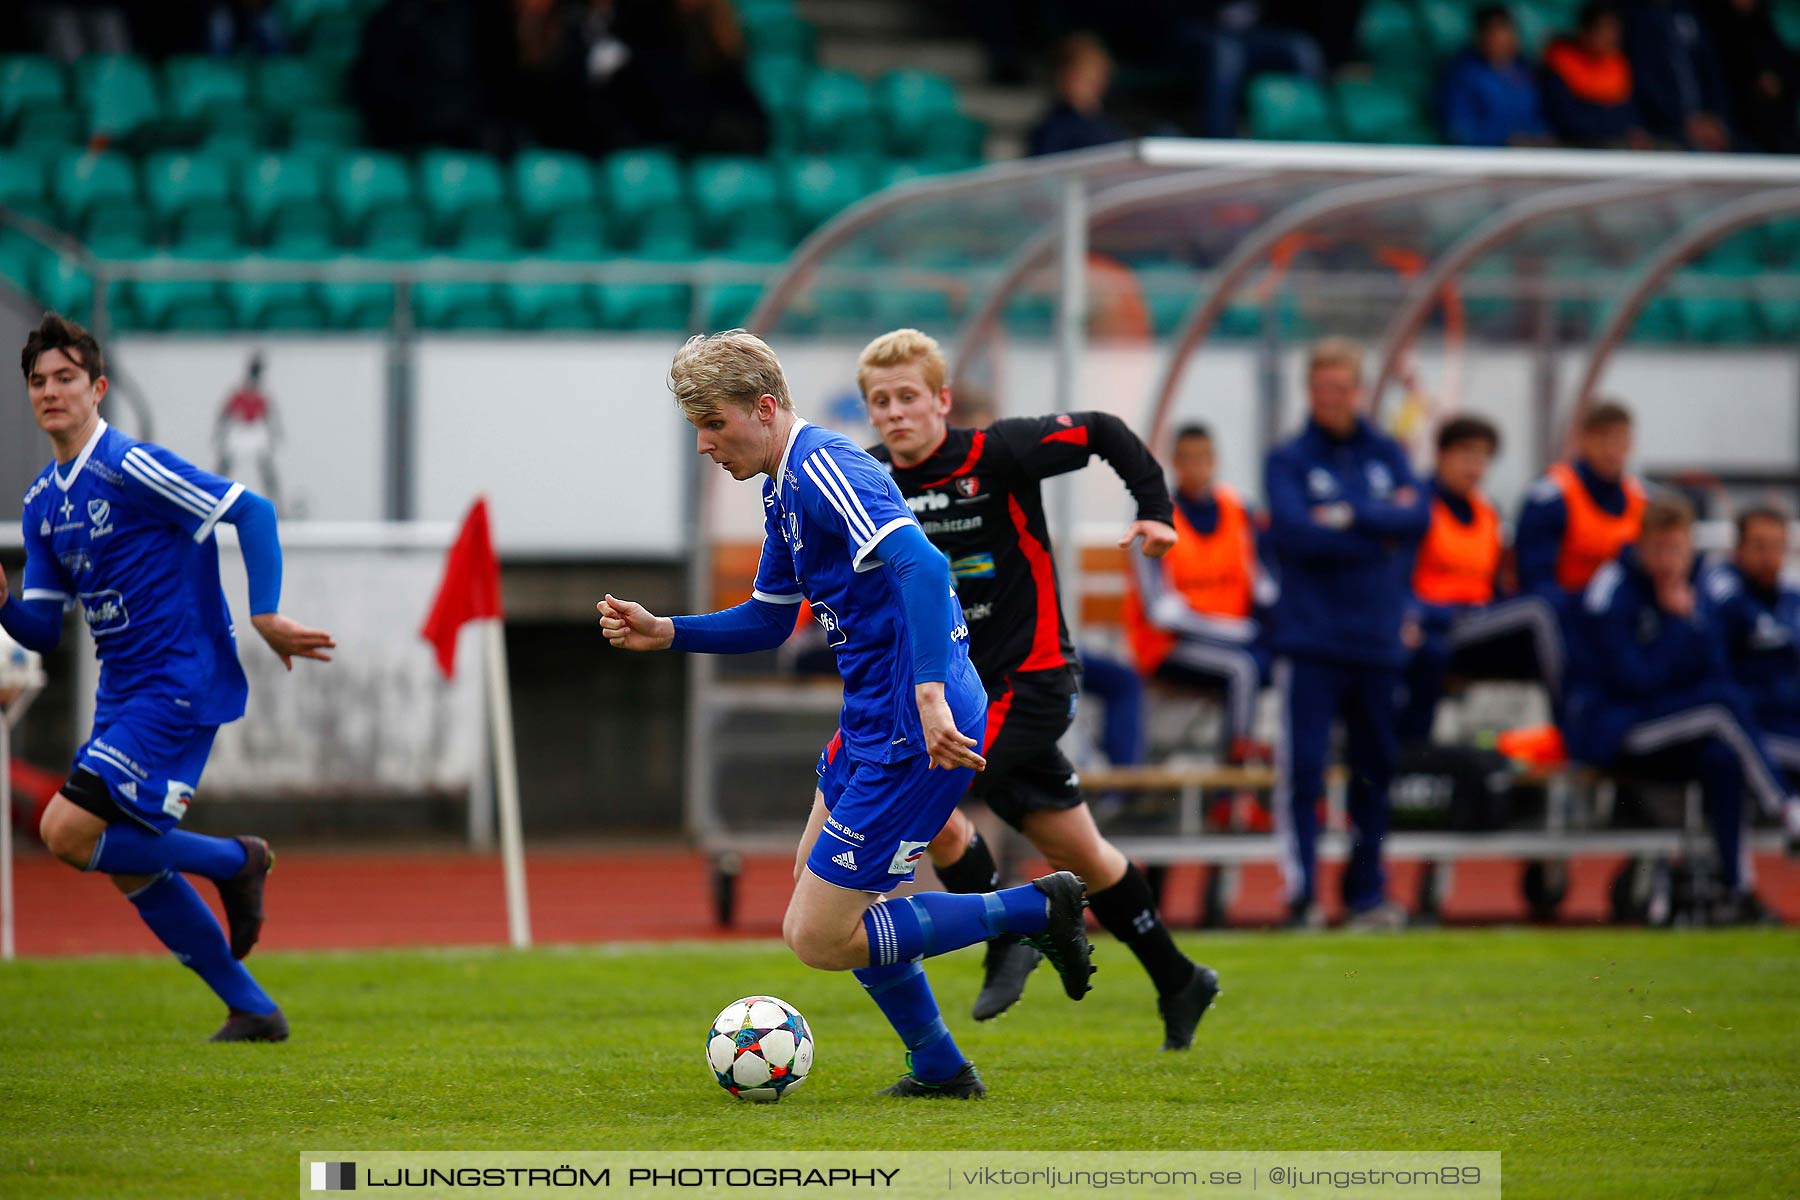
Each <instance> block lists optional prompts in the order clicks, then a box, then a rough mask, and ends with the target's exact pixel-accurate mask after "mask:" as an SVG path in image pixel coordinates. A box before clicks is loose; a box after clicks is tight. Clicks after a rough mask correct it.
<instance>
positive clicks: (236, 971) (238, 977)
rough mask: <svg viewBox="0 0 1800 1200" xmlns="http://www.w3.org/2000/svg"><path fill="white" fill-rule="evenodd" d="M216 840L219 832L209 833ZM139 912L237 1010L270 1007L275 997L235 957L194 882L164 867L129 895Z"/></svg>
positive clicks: (257, 1010) (268, 1010)
mask: <svg viewBox="0 0 1800 1200" xmlns="http://www.w3.org/2000/svg"><path fill="white" fill-rule="evenodd" d="M209 840H211V841H218V840H219V839H217V838H212V839H209ZM128 899H130V901H131V902H132V904H134V905H136V906H137V910H138V916H140V917H142V918H144V924H146V925H148V926H149V927H150V932H152V933H154V934H155V935H156V937H157V940H159V941H161V942H162V944H163V945H165V946H167V947H168V948H169V952H170V953H171V954H173V955H174V956H175V957H176V958H178V959H180V960H181V964H182V965H183V966H185V967H187V968H188V969H189V970H190V971H192V972H194V974H196V975H198V976H200V978H202V979H204V980H205V981H206V986H207V987H210V988H211V989H212V990H213V991H214V992H217V993H218V996H219V999H221V1000H223V1001H224V1002H225V1003H226V1005H227V1006H228V1007H230V1008H232V1009H234V1010H236V1011H238V1012H247V1013H272V1012H274V1011H275V1002H274V1001H273V1000H271V999H269V994H268V993H267V992H265V991H263V990H262V988H260V987H258V986H257V983H256V980H255V979H253V978H251V976H250V972H249V971H246V970H245V969H244V964H243V963H241V962H238V961H237V960H236V959H234V958H232V957H231V946H230V945H229V944H228V943H227V942H226V941H225V931H224V930H222V929H220V928H219V923H218V921H216V920H214V919H213V915H212V910H211V909H209V908H207V907H206V901H204V900H202V899H201V898H200V893H199V892H196V891H195V890H194V885H193V884H191V883H189V882H188V881H187V880H186V879H184V878H182V877H181V876H180V875H177V874H175V873H174V872H172V871H170V872H164V873H163V874H161V875H158V876H157V877H156V878H155V879H154V880H152V881H151V882H149V883H147V884H145V885H144V886H143V887H141V888H139V889H138V890H137V891H135V892H133V893H131V895H130V896H129V897H128Z"/></svg>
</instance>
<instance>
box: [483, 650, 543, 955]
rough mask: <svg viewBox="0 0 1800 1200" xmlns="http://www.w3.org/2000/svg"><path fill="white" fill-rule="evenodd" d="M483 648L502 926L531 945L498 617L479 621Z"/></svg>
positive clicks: (516, 940)
mask: <svg viewBox="0 0 1800 1200" xmlns="http://www.w3.org/2000/svg"><path fill="white" fill-rule="evenodd" d="M481 625H482V630H481V638H482V643H483V646H484V649H485V651H486V660H487V661H486V664H485V665H486V667H487V670H486V675H487V692H488V703H487V710H488V730H489V734H490V736H491V737H492V739H493V747H494V759H493V761H494V782H495V788H494V791H495V794H496V798H497V799H498V800H499V802H500V865H501V869H502V870H503V871H504V872H505V875H506V928H507V933H508V935H509V936H510V938H511V940H512V944H513V947H514V948H515V949H518V950H525V949H528V948H529V947H530V946H531V905H530V901H529V900H528V899H527V898H526V895H525V843H524V836H523V834H522V833H521V832H520V825H519V762H518V756H517V754H516V753H515V750H514V746H513V716H512V694H511V688H510V686H509V685H508V682H507V673H506V627H505V623H504V622H503V621H501V620H500V619H499V618H491V619H488V620H485V621H483V622H481Z"/></svg>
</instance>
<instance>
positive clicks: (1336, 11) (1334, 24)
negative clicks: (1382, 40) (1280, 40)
mask: <svg viewBox="0 0 1800 1200" xmlns="http://www.w3.org/2000/svg"><path fill="white" fill-rule="evenodd" d="M1365 7H1367V5H1366V3H1365V0H1331V3H1329V4H1321V3H1319V0H1276V2H1275V3H1272V4H1270V6H1269V17H1270V20H1271V22H1272V23H1273V24H1276V25H1286V26H1288V27H1290V28H1293V29H1297V30H1299V31H1300V32H1302V33H1305V34H1307V35H1308V36H1310V37H1311V38H1312V40H1313V41H1314V42H1316V43H1318V46H1319V49H1320V51H1321V52H1323V53H1324V55H1325V65H1326V66H1327V67H1329V68H1330V69H1331V70H1333V71H1340V70H1342V69H1343V68H1345V67H1349V66H1354V65H1356V64H1358V63H1360V62H1362V45H1361V44H1360V42H1359V41H1358V39H1357V33H1356V31H1357V26H1358V25H1359V24H1360V23H1361V22H1362V14H1363V9H1364V8H1365Z"/></svg>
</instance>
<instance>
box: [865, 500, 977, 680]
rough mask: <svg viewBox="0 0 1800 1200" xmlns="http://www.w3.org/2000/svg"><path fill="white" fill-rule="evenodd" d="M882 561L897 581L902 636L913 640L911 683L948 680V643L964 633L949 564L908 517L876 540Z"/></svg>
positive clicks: (964, 628) (941, 552) (966, 633)
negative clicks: (903, 623)
mask: <svg viewBox="0 0 1800 1200" xmlns="http://www.w3.org/2000/svg"><path fill="white" fill-rule="evenodd" d="M881 561H882V562H884V563H886V564H887V566H888V568H889V569H890V570H891V571H893V572H894V574H895V575H896V576H898V577H899V580H900V602H901V604H903V605H904V606H905V608H906V630H907V636H908V637H909V638H910V639H911V641H912V666H913V682H914V683H915V684H918V683H943V682H945V681H946V680H948V679H949V678H950V643H951V639H952V638H955V637H956V636H958V630H961V636H963V637H965V638H966V637H967V636H968V628H967V626H965V625H964V624H963V619H962V608H961V606H960V605H958V604H957V602H956V588H955V587H954V586H953V585H952V584H951V582H950V563H949V560H947V559H946V558H945V557H944V554H943V551H941V550H939V549H938V548H937V547H936V546H933V545H932V544H931V542H930V541H928V540H927V539H926V537H925V531H924V530H923V529H920V528H919V525H918V522H916V521H909V522H908V523H907V524H906V525H904V526H901V527H900V528H898V529H895V530H894V531H893V532H892V533H890V534H889V535H888V536H887V537H886V538H885V539H883V541H882V543H881Z"/></svg>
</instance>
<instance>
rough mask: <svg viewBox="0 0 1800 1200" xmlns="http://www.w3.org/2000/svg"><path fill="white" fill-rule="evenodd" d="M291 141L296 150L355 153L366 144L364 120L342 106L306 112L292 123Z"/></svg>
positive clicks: (297, 116)
mask: <svg viewBox="0 0 1800 1200" xmlns="http://www.w3.org/2000/svg"><path fill="white" fill-rule="evenodd" d="M287 139H288V147H289V149H292V150H296V151H319V152H330V153H335V152H339V151H345V150H351V149H354V148H356V147H357V146H359V145H360V144H361V143H362V140H363V127H362V118H361V117H359V116H357V115H356V110H355V109H353V108H346V107H344V106H342V105H327V106H324V107H320V108H308V109H303V110H301V111H300V112H297V113H295V114H294V115H293V118H292V119H291V120H290V121H289V122H288V131H287Z"/></svg>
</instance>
